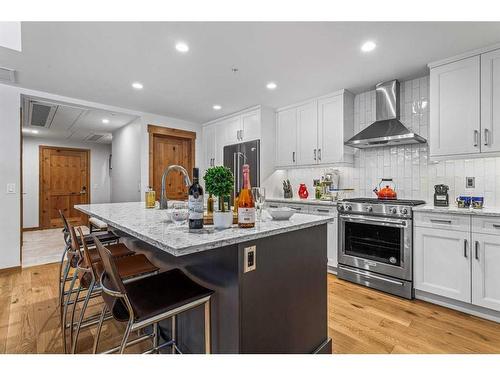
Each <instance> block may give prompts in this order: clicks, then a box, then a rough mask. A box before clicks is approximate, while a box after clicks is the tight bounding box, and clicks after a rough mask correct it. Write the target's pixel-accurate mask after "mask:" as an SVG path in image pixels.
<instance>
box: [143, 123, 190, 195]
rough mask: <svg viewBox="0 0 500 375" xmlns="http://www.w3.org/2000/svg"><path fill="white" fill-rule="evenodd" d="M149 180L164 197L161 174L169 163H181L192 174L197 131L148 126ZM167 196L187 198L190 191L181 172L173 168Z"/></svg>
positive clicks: (167, 184) (158, 193)
mask: <svg viewBox="0 0 500 375" xmlns="http://www.w3.org/2000/svg"><path fill="white" fill-rule="evenodd" d="M148 132H149V153H150V154H149V183H150V185H151V186H152V187H153V189H154V190H155V191H156V194H157V200H159V199H160V196H161V177H162V175H163V171H164V170H165V168H167V167H169V166H170V165H173V164H177V165H181V166H183V167H184V168H186V170H187V171H188V173H189V176H190V177H192V174H193V166H194V155H195V139H196V133H194V132H189V131H185V130H179V129H171V128H164V127H160V126H154V125H149V126H148ZM165 186H166V191H167V198H168V199H173V200H187V197H188V192H187V187H186V185H185V184H184V179H183V177H182V174H181V173H180V172H177V171H172V172H171V173H170V174H169V175H168V177H167V180H166V184H165Z"/></svg>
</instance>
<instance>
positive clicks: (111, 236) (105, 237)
mask: <svg viewBox="0 0 500 375" xmlns="http://www.w3.org/2000/svg"><path fill="white" fill-rule="evenodd" d="M59 216H60V217H61V220H62V222H63V225H64V228H63V236H64V244H65V246H64V251H63V254H62V256H61V261H60V263H59V276H60V283H59V308H60V314H61V315H62V309H63V305H64V296H65V294H66V291H65V287H66V282H68V281H71V280H72V278H68V275H69V272H70V270H71V268H74V267H76V263H75V262H74V263H72V262H71V259H70V258H73V256H72V255H70V256H68V254H67V252H68V251H69V249H70V248H71V239H70V233H69V224H68V221H67V220H66V217H65V216H64V214H63V212H62V210H59ZM85 238H86V239H87V240H88V242H87V244H88V245H89V246H90V244H92V245H93V242H94V238H93V237H92V236H91V235H85ZM99 238H100V239H101V240H102V241H101V242H103V243H106V244H112V243H118V241H119V239H120V237H119V236H117V235H116V234H115V233H113V232H111V231H109V232H104V233H100V234H99ZM78 241H79V243H80V245H81V239H78ZM132 254H133V253H132ZM66 258H68V259H67V262H66V264H65V262H64V261H65V259H66Z"/></svg>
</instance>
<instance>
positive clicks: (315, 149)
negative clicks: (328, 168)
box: [314, 149, 316, 160]
mask: <svg viewBox="0 0 500 375" xmlns="http://www.w3.org/2000/svg"><path fill="white" fill-rule="evenodd" d="M314 160H316V149H314Z"/></svg>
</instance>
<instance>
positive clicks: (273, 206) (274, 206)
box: [269, 204, 278, 208]
mask: <svg viewBox="0 0 500 375" xmlns="http://www.w3.org/2000/svg"><path fill="white" fill-rule="evenodd" d="M269 208H278V206H276V205H275V204H270V205H269Z"/></svg>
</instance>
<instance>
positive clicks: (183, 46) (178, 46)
mask: <svg viewBox="0 0 500 375" xmlns="http://www.w3.org/2000/svg"><path fill="white" fill-rule="evenodd" d="M175 49H176V50H177V51H179V52H182V53H186V52H187V51H189V46H188V45H187V44H186V43H184V42H177V44H176V45H175Z"/></svg>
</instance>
